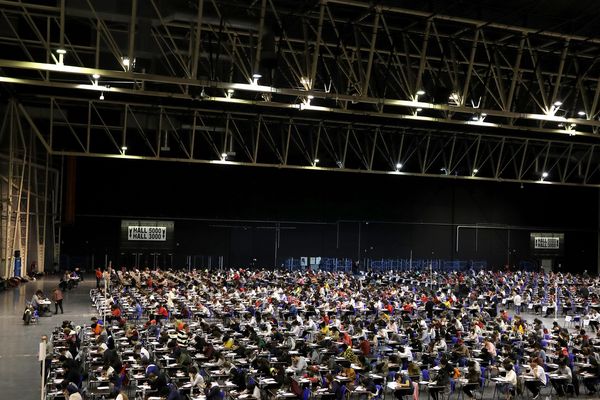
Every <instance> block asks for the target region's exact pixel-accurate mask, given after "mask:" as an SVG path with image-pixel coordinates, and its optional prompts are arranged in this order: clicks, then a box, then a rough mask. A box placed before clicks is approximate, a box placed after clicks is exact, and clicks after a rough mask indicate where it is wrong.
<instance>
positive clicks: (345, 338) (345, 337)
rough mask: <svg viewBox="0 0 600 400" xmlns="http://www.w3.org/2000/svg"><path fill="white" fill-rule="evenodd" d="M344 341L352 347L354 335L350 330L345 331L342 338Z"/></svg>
mask: <svg viewBox="0 0 600 400" xmlns="http://www.w3.org/2000/svg"><path fill="white" fill-rule="evenodd" d="M342 342H344V343H346V344H347V345H348V346H350V347H352V336H350V335H349V334H348V332H344V336H343V338H342Z"/></svg>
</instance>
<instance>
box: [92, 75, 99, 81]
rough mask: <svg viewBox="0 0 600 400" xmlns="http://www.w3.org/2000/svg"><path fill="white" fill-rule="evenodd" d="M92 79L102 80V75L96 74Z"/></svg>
mask: <svg viewBox="0 0 600 400" xmlns="http://www.w3.org/2000/svg"><path fill="white" fill-rule="evenodd" d="M92 78H94V79H96V80H98V79H100V75H98V74H94V75H92Z"/></svg>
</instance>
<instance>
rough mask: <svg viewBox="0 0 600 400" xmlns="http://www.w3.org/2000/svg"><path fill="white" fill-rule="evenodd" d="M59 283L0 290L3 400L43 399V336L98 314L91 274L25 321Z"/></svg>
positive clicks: (0, 390) (0, 388)
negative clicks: (47, 313) (37, 299)
mask: <svg viewBox="0 0 600 400" xmlns="http://www.w3.org/2000/svg"><path fill="white" fill-rule="evenodd" d="M57 284H58V277H54V276H48V277H45V278H43V279H41V280H37V281H34V282H29V283H26V284H22V285H21V286H19V287H18V288H16V289H9V290H8V291H5V292H0V400H5V399H7V400H8V399H11V400H12V399H19V400H21V399H39V398H40V383H41V381H40V374H39V371H40V365H39V362H38V361H37V351H38V344H39V342H40V337H41V336H42V335H43V334H50V333H51V332H52V330H53V329H54V328H55V327H56V326H58V325H61V323H62V321H64V320H69V321H73V323H74V324H76V325H83V324H88V325H89V324H90V318H91V317H92V316H94V315H95V313H94V311H95V309H94V308H92V307H91V304H90V299H89V291H90V289H91V288H92V287H94V286H95V284H96V280H95V279H94V278H93V277H92V276H90V277H88V278H87V279H85V281H83V282H81V283H80V284H79V286H78V287H77V288H75V289H73V290H71V291H67V292H65V299H64V311H65V313H64V314H63V315H61V314H58V315H54V316H52V317H44V318H40V320H39V323H38V324H37V325H27V326H25V325H23V321H22V319H21V318H22V315H23V310H24V308H25V303H26V301H28V300H30V299H31V296H32V295H33V293H34V292H35V291H36V290H37V289H42V290H43V291H44V293H46V294H47V295H48V296H49V295H50V293H51V291H52V289H53V288H54V287H55V286H56V285H57ZM511 314H512V313H511ZM524 317H525V318H526V319H527V320H529V321H532V320H533V318H535V316H533V315H527V314H525V315H524ZM542 320H543V321H544V324H545V325H546V326H548V327H549V326H552V321H553V319H551V318H542ZM559 323H560V324H561V325H563V324H564V318H563V317H559ZM571 331H573V330H572V329H571ZM582 390H583V387H582ZM544 397H545V396H544ZM552 397H555V396H552ZM581 397H582V398H595V399H598V398H600V397H597V396H589V395H584V394H583V391H582V396H581ZM421 398H425V397H424V396H421ZM485 398H486V399H489V398H491V393H489V394H488V393H487V392H486V395H485Z"/></svg>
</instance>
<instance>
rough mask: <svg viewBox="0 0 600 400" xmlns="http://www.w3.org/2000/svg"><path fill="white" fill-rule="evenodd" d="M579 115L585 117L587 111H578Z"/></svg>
mask: <svg viewBox="0 0 600 400" xmlns="http://www.w3.org/2000/svg"><path fill="white" fill-rule="evenodd" d="M577 115H579V116H580V117H585V115H586V114H585V111H583V110H582V111H578V112H577Z"/></svg>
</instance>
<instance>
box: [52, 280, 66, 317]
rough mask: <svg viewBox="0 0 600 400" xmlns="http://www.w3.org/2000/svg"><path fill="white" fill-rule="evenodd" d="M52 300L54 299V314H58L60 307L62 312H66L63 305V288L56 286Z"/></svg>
mask: <svg viewBox="0 0 600 400" xmlns="http://www.w3.org/2000/svg"><path fill="white" fill-rule="evenodd" d="M52 301H54V314H58V308H59V307H60V313H61V314H64V312H63V306H62V302H63V292H62V290H60V288H59V287H58V286H57V287H55V288H54V290H53V291H52Z"/></svg>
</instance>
